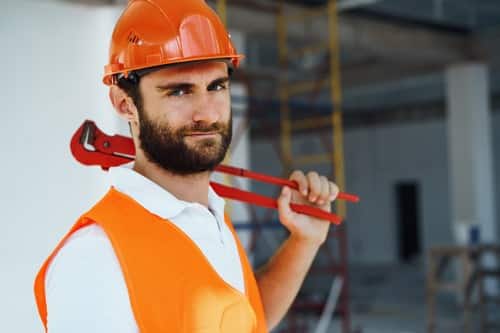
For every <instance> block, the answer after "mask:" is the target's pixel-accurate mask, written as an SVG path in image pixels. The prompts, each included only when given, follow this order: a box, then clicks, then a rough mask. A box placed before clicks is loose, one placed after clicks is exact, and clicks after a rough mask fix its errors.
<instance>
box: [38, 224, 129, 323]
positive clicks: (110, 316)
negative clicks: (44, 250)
mask: <svg viewBox="0 0 500 333" xmlns="http://www.w3.org/2000/svg"><path fill="white" fill-rule="evenodd" d="M45 289H46V302H47V313H48V314H47V325H48V333H67V332H72V333H88V332H93V333H110V332H120V333H138V332H139V329H138V327H137V324H136V321H135V318H134V316H133V312H132V308H131V305H130V300H129V297H128V292H127V287H126V284H125V280H124V277H123V274H122V271H121V267H120V264H119V262H118V259H117V257H116V255H115V252H114V250H113V247H112V245H111V242H110V241H109V239H108V237H107V236H106V234H105V232H104V230H103V229H102V228H101V227H99V226H97V225H91V226H88V227H85V228H82V229H80V230H78V231H77V232H75V234H73V235H72V236H71V237H70V238H69V239H68V240H67V242H66V243H65V245H64V246H63V248H62V249H61V250H60V251H59V253H58V254H57V255H56V257H55V258H54V260H53V261H52V262H51V264H50V266H49V269H48V271H47V275H46V278H45Z"/></svg>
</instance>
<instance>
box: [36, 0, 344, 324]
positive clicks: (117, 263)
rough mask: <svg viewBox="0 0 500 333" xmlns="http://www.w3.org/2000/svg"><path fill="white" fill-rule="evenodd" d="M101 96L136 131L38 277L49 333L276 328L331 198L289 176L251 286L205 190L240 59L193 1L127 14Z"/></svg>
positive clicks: (167, 0) (221, 151)
mask: <svg viewBox="0 0 500 333" xmlns="http://www.w3.org/2000/svg"><path fill="white" fill-rule="evenodd" d="M110 53H111V59H110V64H109V65H108V66H106V74H105V77H104V82H105V83H106V84H108V85H110V86H111V87H110V93H109V94H110V99H111V102H112V104H113V106H114V108H115V110H116V111H117V113H118V114H119V115H120V117H122V118H123V119H125V120H126V121H127V122H128V123H129V124H130V128H131V133H132V137H133V140H134V144H135V148H136V157H135V162H134V163H133V165H132V166H129V167H128V168H127V167H120V168H112V169H111V170H110V176H111V179H112V180H111V181H112V188H111V189H110V191H109V192H108V194H106V196H105V197H104V198H103V199H102V200H101V201H100V202H99V203H97V204H96V205H95V206H94V207H93V208H92V209H91V210H90V211H89V212H87V213H85V214H84V215H83V216H82V217H81V218H80V219H79V220H78V222H77V223H76V224H75V225H74V227H73V228H72V229H71V230H70V232H69V233H68V234H67V235H66V237H65V238H64V239H63V240H62V241H61V243H60V244H59V246H58V247H57V248H56V249H55V251H54V252H53V253H52V255H51V256H50V257H49V258H48V259H47V261H46V262H45V264H44V265H43V266H42V268H41V270H40V272H39V274H38V276H37V279H36V281H35V293H36V298H37V304H38V308H39V312H40V316H41V318H42V321H43V323H44V325H45V327H46V330H47V331H48V332H50V333H61V332H72V333H79V332H86V333H87V332H99V333H100V332H120V333H132V332H141V333H149V332H151V333H153V332H154V333H162V332H222V333H230V332H231V333H232V332H243V333H247V332H248V333H250V332H252V333H262V332H268V330H270V329H272V328H273V327H275V326H276V325H277V324H278V323H279V321H280V320H281V319H282V318H283V316H284V315H285V313H286V311H287V310H288V308H289V307H290V305H291V303H292V301H293V300H294V298H295V296H296V294H297V292H298V290H299V288H300V285H301V284H302V282H303V279H304V277H305V275H306V273H307V271H308V269H309V267H310V265H311V263H312V261H313V259H314V257H315V255H316V253H317V251H318V249H319V247H320V246H321V244H322V243H323V242H324V241H325V239H326V237H327V232H328V228H329V222H327V221H322V220H317V219H314V218H311V217H309V216H305V215H300V214H296V213H294V212H293V211H291V209H290V202H297V203H302V204H308V205H312V206H318V207H321V208H322V209H324V210H327V211H328V210H329V209H330V205H331V202H332V201H333V200H335V198H336V196H337V194H338V188H337V186H336V185H335V184H333V183H332V182H330V181H328V180H327V179H326V178H325V177H323V176H319V175H318V174H317V173H315V172H310V173H308V174H307V175H304V173H302V172H300V171H295V172H293V173H292V175H291V176H290V179H292V180H295V181H297V182H298V184H299V191H292V190H291V189H289V188H287V187H285V188H283V191H282V193H281V195H280V197H279V199H278V202H279V218H280V221H281V223H282V224H283V225H284V226H285V227H286V228H287V229H288V230H289V231H290V236H289V238H288V239H287V240H286V241H285V242H284V243H283V244H282V246H281V247H280V249H279V250H278V251H277V252H276V254H275V255H274V256H273V257H272V259H271V260H270V261H269V263H268V264H267V265H266V266H265V267H263V268H262V269H260V270H259V271H258V272H256V273H255V274H254V273H253V272H252V269H251V267H250V265H249V263H248V260H247V258H246V255H245V253H244V250H243V249H242V247H241V244H240V243H239V240H238V239H237V236H236V234H235V232H234V230H233V228H232V226H231V224H230V221H229V220H228V219H227V218H226V217H225V216H224V202H223V200H222V199H221V198H219V197H218V196H217V195H216V194H215V192H214V191H213V190H212V189H211V188H210V185H209V178H210V175H211V172H212V171H213V170H214V168H215V167H216V166H217V165H218V164H219V163H220V162H221V161H222V159H223V158H224V155H225V153H226V151H227V148H228V146H229V144H230V141H231V107H230V92H229V86H230V80H229V75H230V72H231V71H232V70H233V69H235V68H236V67H237V65H238V62H239V59H240V57H241V56H240V55H238V54H237V53H236V52H235V50H234V48H233V46H232V44H231V41H230V40H229V37H228V34H227V32H226V31H225V29H224V27H223V26H222V24H221V23H220V21H219V19H218V18H217V17H216V15H215V14H214V13H213V11H212V10H211V9H210V8H209V7H208V6H207V5H206V4H205V2H204V1H202V0H183V1H179V2H177V1H171V0H132V1H130V2H129V4H128V6H127V8H126V9H125V11H124V13H123V14H122V16H121V18H120V19H119V21H118V23H117V26H116V27H115V31H114V33H113V40H112V45H111V50H110Z"/></svg>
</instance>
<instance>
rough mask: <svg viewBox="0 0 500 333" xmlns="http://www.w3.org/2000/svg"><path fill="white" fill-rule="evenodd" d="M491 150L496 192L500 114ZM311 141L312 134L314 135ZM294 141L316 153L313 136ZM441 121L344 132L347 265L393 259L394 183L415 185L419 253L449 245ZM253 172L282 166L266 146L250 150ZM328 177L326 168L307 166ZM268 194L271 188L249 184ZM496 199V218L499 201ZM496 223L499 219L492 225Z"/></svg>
mask: <svg viewBox="0 0 500 333" xmlns="http://www.w3.org/2000/svg"><path fill="white" fill-rule="evenodd" d="M493 123H494V125H493V131H492V133H493V151H494V163H495V164H494V170H495V175H496V177H495V182H496V193H498V194H500V193H499V189H500V153H499V152H500V114H499V113H494V115H493ZM313 137H314V136H313ZM313 137H310V138H307V139H298V140H297V141H294V142H295V145H294V149H296V152H297V153H299V152H300V151H302V152H303V153H305V152H307V153H313V152H321V151H323V150H322V149H319V148H317V147H318V146H319V145H320V142H319V140H317V136H316V138H315V139H314V138H313ZM446 140H447V139H446V126H445V120H444V119H441V120H433V121H425V122H422V123H410V124H400V125H391V126H380V127H371V128H359V129H352V130H348V131H347V132H346V133H345V140H344V141H345V165H346V182H347V188H346V189H345V190H346V191H349V192H352V193H356V194H358V195H360V197H361V199H362V201H361V202H360V203H359V204H356V205H355V204H349V205H348V219H347V223H348V237H349V255H350V262H351V263H377V262H379V263H391V262H396V261H397V259H398V248H397V246H398V240H397V234H396V232H397V228H396V226H397V216H396V203H395V200H396V199H395V193H394V185H395V184H396V183H397V182H399V181H406V180H411V181H416V182H418V183H419V184H420V190H421V193H420V196H421V197H420V198H421V202H420V208H421V214H422V215H421V230H420V231H421V241H422V247H423V249H422V250H423V251H425V250H426V249H428V248H429V247H430V246H433V245H438V244H453V236H452V235H453V233H452V230H453V229H452V224H451V216H450V197H449V195H450V192H449V176H448V161H447V156H448V154H447V145H446ZM251 149H252V150H251V156H253V158H252V168H253V169H255V170H256V171H262V172H268V173H271V174H275V175H279V174H280V172H281V165H280V162H279V159H278V157H277V155H276V151H275V150H274V149H273V147H272V146H271V145H270V144H269V142H267V141H266V142H264V141H256V142H254V143H253V144H252V146H251ZM311 169H316V170H318V171H320V172H323V173H326V174H331V169H330V168H329V167H328V166H325V165H318V166H316V167H315V166H308V167H307V168H305V170H306V171H307V170H311ZM253 188H254V190H255V191H259V192H262V193H267V194H268V195H271V194H272V190H273V189H272V188H269V187H265V186H262V185H260V184H255V185H253ZM498 194H497V196H496V209H497V216H500V214H499V213H500V204H498V203H499V202H500V198H499V197H498ZM497 224H498V221H497Z"/></svg>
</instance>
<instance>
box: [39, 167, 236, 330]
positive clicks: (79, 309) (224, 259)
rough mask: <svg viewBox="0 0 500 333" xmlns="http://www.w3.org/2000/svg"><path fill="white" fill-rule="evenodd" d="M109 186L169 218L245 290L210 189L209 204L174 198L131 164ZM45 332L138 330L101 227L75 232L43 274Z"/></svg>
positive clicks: (113, 174) (114, 171) (116, 171)
mask: <svg viewBox="0 0 500 333" xmlns="http://www.w3.org/2000/svg"><path fill="white" fill-rule="evenodd" d="M109 175H110V178H111V185H112V186H113V187H114V188H115V189H117V190H118V191H120V192H122V193H124V194H126V195H128V196H130V197H131V198H133V199H134V200H135V201H137V202H138V203H140V204H141V205H142V206H143V207H144V208H146V209H147V210H149V211H150V212H152V213H153V214H156V215H158V216H160V217H163V218H165V219H168V220H170V221H171V222H172V223H174V224H175V225H176V226H177V227H179V228H180V229H181V230H182V231H183V232H184V233H186V235H188V236H189V238H190V239H191V240H192V241H193V242H194V243H195V244H196V245H197V246H198V247H199V248H200V249H201V251H202V252H203V254H204V255H205V256H206V257H207V259H208V261H209V262H210V264H211V265H212V266H213V268H214V269H215V271H216V272H217V273H218V274H219V275H220V276H221V278H222V279H224V280H225V281H226V282H227V283H229V284H230V285H231V286H233V287H234V288H236V289H238V290H240V291H241V292H244V282H243V272H242V267H241V261H240V257H239V254H238V250H237V247H236V242H235V239H234V237H233V234H232V233H231V231H230V230H229V228H228V227H227V225H226V224H225V223H224V200H223V199H222V198H220V197H219V196H217V194H216V193H215V192H214V191H213V190H212V189H211V188H210V189H209V194H208V202H209V208H208V209H207V208H206V207H204V206H203V205H201V204H198V203H189V202H186V201H182V200H178V199H177V198H175V197H174V196H173V195H172V194H170V193H169V192H168V191H166V190H164V189H163V188H161V187H160V186H159V185H157V184H156V183H153V182H152V181H150V180H149V179H147V178H145V177H143V176H142V175H140V174H138V173H136V172H135V171H133V170H132V169H131V165H127V166H126V167H118V168H111V169H110V170H109ZM45 288H46V301H47V313H48V315H47V324H48V332H49V333H68V332H71V333H89V332H93V333H112V332H116V333H137V332H139V329H138V327H137V324H136V322H135V319H134V316H133V313H132V308H131V305H130V301H129V297H128V292H127V287H126V284H125V280H124V277H123V274H122V271H121V268H120V264H119V262H118V259H117V257H116V255H115V253H114V250H113V247H112V245H111V243H110V241H109V239H108V237H107V236H106V234H105V232H104V230H103V229H102V228H101V227H99V226H97V225H91V226H88V227H85V228H82V229H81V230H78V231H77V232H76V233H74V234H73V235H72V236H71V237H70V238H69V239H68V240H67V242H66V243H65V245H64V247H63V248H62V249H61V250H60V251H59V253H58V254H57V256H56V257H55V258H54V260H53V261H52V262H51V264H50V266H49V268H48V271H47V275H46V278H45Z"/></svg>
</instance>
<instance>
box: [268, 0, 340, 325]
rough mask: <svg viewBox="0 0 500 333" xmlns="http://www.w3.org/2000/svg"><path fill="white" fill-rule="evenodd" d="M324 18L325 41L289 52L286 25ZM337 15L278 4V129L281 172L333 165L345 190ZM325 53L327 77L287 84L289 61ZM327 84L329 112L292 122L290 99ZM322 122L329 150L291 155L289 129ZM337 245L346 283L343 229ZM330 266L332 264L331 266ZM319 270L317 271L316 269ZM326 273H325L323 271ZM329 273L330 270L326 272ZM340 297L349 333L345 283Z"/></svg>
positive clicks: (333, 8)
mask: <svg viewBox="0 0 500 333" xmlns="http://www.w3.org/2000/svg"><path fill="white" fill-rule="evenodd" d="M325 15H326V16H327V20H328V40H327V41H324V42H319V43H318V42H317V41H316V42H315V43H314V45H310V46H305V47H301V48H294V49H293V50H291V48H290V47H289V45H288V44H289V41H288V27H289V25H290V24H298V23H301V22H302V23H304V22H307V21H311V20H312V19H317V18H319V17H324V16H325ZM337 15H338V12H337V4H336V0H329V1H328V3H327V5H326V6H324V7H322V8H320V9H314V10H311V9H307V10H306V9H304V10H303V11H301V12H299V13H293V14H288V15H287V13H286V8H285V4H284V1H283V0H281V1H280V11H279V14H278V16H277V33H278V48H279V49H278V50H279V53H278V54H279V61H280V66H281V68H282V72H283V73H282V75H281V76H280V86H279V97H280V116H281V120H280V123H281V125H280V129H281V155H282V161H283V164H284V173H285V174H286V175H288V174H289V173H290V172H291V170H292V168H294V167H297V166H302V165H305V164H321V163H331V164H332V166H333V178H334V180H335V182H336V183H337V185H338V186H339V187H340V188H341V189H345V176H344V149H343V125H342V87H341V76H340V75H341V72H340V45H339V33H338V16H337ZM322 51H327V52H328V53H329V64H328V67H329V72H328V74H329V75H328V77H327V78H322V79H319V80H308V81H305V80H302V81H299V82H296V81H294V82H293V83H292V82H289V77H288V73H289V60H290V59H291V58H294V59H295V58H298V57H300V56H303V55H304V54H309V53H314V52H317V53H319V52H322ZM328 85H329V95H330V101H331V104H332V106H333V107H332V112H331V114H330V115H328V116H326V117H325V116H319V117H313V116H310V117H308V118H306V119H303V120H301V121H292V117H291V110H290V103H289V102H290V97H291V96H294V95H300V94H304V93H307V92H311V91H314V90H315V89H319V88H323V87H327V86H328ZM325 122H330V123H331V128H332V133H333V134H332V138H331V140H332V144H333V150H332V151H329V152H327V153H325V154H314V155H305V156H296V155H295V156H294V154H293V152H292V138H293V130H297V129H311V128H314V126H316V125H318V124H324V123H325ZM336 213H337V214H339V215H341V216H343V217H346V213H347V212H346V205H345V202H343V201H337V202H336ZM334 236H335V237H337V239H338V245H339V249H340V251H339V254H340V259H339V260H338V264H335V265H336V267H337V269H335V270H334V271H337V272H339V274H340V275H342V277H343V281H345V282H347V281H348V278H347V235H346V231H345V226H343V227H341V228H340V229H339V230H338V232H336V233H335V235H332V234H331V235H330V237H334ZM332 265H333V264H332ZM319 271H321V269H320V270H319ZM326 271H327V272H328V271H329V270H326ZM330 272H331V270H330ZM342 295H343V296H342V297H341V299H340V303H339V307H340V310H341V311H339V312H340V314H341V315H342V327H343V329H342V330H343V332H349V330H350V316H349V310H348V283H345V284H344V286H343V292H342Z"/></svg>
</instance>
